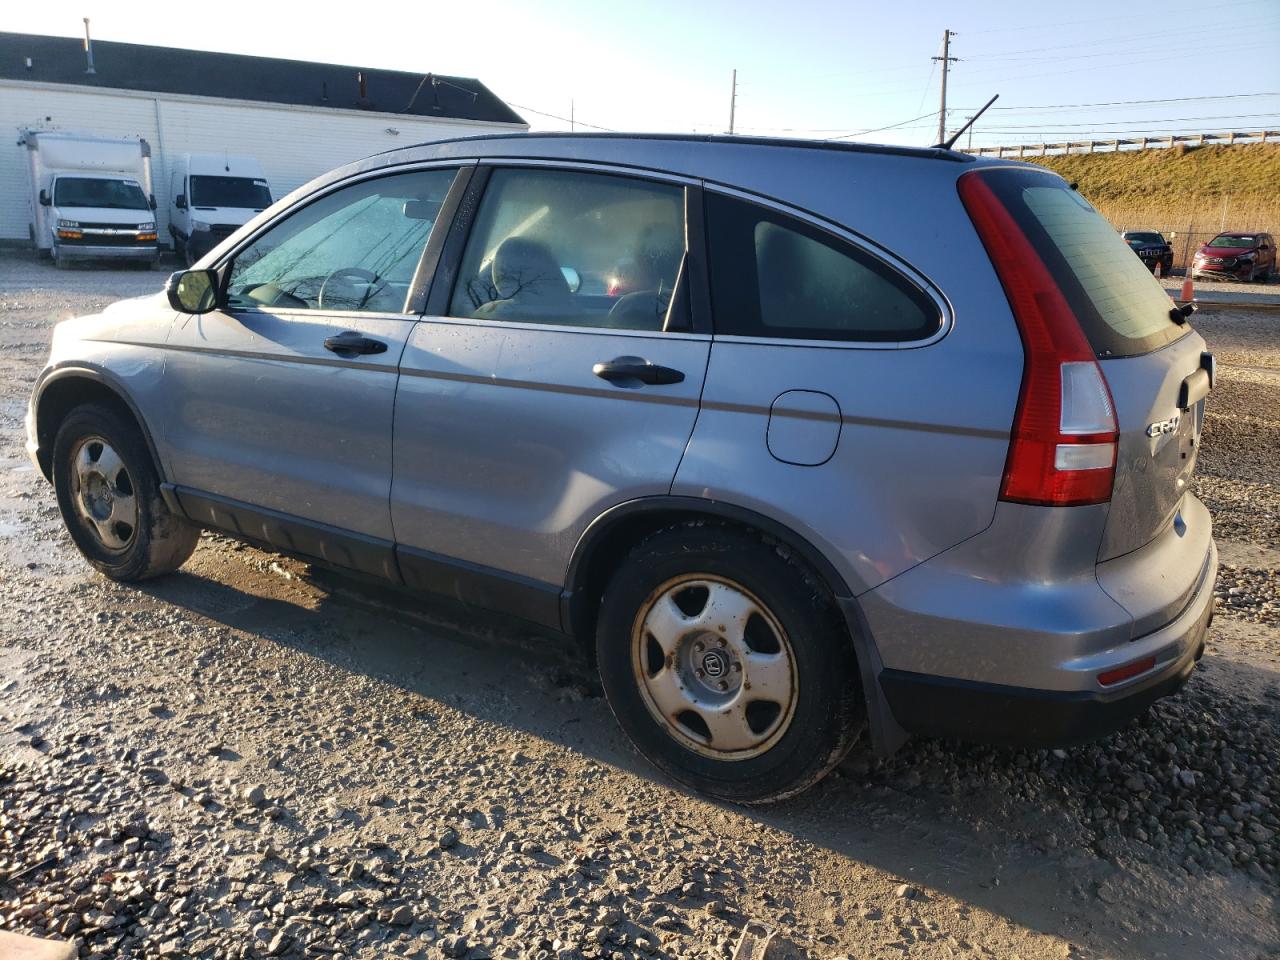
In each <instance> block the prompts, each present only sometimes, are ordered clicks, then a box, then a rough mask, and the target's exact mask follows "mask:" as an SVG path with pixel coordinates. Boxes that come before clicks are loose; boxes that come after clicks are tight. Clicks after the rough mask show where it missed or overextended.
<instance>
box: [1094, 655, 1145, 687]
mask: <svg viewBox="0 0 1280 960" xmlns="http://www.w3.org/2000/svg"><path fill="white" fill-rule="evenodd" d="M1155 666H1156V658H1155V657H1154V656H1150V657H1143V658H1142V659H1141V660H1135V661H1134V662H1133V663H1126V664H1125V665H1124V666H1123V667H1116V668H1115V669H1114V670H1106V671H1104V672H1103V673H1100V674H1098V683H1099V684H1101V685H1102V686H1104V687H1111V686H1115V685H1116V684H1117V683H1119V682H1120V681H1121V680H1129V679H1131V678H1133V677H1136V676H1137V675H1138V674H1140V673H1146V672H1147V671H1148V670H1154V669H1155Z"/></svg>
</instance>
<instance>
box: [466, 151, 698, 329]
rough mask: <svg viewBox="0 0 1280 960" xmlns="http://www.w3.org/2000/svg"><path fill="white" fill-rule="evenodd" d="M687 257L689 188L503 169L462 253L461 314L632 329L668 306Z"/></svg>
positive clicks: (667, 322)
mask: <svg viewBox="0 0 1280 960" xmlns="http://www.w3.org/2000/svg"><path fill="white" fill-rule="evenodd" d="M683 257H684V190H683V188H681V187H677V186H672V185H670V184H664V183H652V182H649V181H645V180H634V179H632V178H630V177H618V176H612V175H608V174H598V173H579V172H577V171H563V170H525V169H504V170H495V171H494V172H493V174H492V176H491V177H490V178H489V184H488V186H487V188H486V189H485V193H484V199H483V200H482V202H481V204H480V209H479V211H478V212H477V214H476V220H475V225H474V226H473V228H472V230H471V236H470V239H469V240H468V241H467V248H466V252H465V253H464V254H463V258H462V266H461V270H460V272H459V275H458V283H457V286H456V287H455V288H454V292H453V298H452V302H451V303H450V307H449V312H450V315H451V316H455V317H477V318H480V319H487V320H505V321H521V322H527V323H550V324H566V325H570V326H583V327H605V328H614V329H626V330H664V329H668V330H669V329H677V328H680V329H683V328H684V327H683V320H682V319H681V320H678V321H677V320H675V319H674V318H673V317H671V316H669V314H673V313H675V312H676V310H678V309H679V303H680V302H681V301H680V300H679V299H677V307H676V308H672V307H671V302H672V299H673V293H674V291H675V290H676V284H677V280H678V277H679V274H680V266H681V263H682V261H683Z"/></svg>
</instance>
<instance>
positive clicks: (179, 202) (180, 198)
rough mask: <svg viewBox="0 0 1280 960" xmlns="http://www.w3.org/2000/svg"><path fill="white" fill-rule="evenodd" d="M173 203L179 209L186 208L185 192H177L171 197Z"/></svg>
mask: <svg viewBox="0 0 1280 960" xmlns="http://www.w3.org/2000/svg"><path fill="white" fill-rule="evenodd" d="M173 205H174V206H175V207H177V208H178V209H179V210H185V209H187V195H186V194H185V193H180V194H178V195H177V196H176V197H174V198H173Z"/></svg>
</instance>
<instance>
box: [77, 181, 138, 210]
mask: <svg viewBox="0 0 1280 960" xmlns="http://www.w3.org/2000/svg"><path fill="white" fill-rule="evenodd" d="M53 202H54V203H56V204H57V205H58V206H60V207H106V208H107V209H109V210H150V209H151V204H150V203H148V202H147V196H146V194H144V193H143V192H142V187H140V186H138V182H137V181H136V180H98V179H94V178H92V177H59V178H58V182H57V185H56V186H55V187H54V189H53Z"/></svg>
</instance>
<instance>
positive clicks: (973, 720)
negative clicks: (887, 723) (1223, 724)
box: [880, 549, 1217, 747]
mask: <svg viewBox="0 0 1280 960" xmlns="http://www.w3.org/2000/svg"><path fill="white" fill-rule="evenodd" d="M1212 560H1213V563H1214V564H1215V570H1216V563H1217V552H1216V549H1215V551H1214V555H1213V558H1212ZM1214 579H1215V578H1214V577H1212V576H1211V577H1209V578H1208V580H1207V582H1206V584H1205V586H1204V587H1203V588H1202V590H1201V593H1200V594H1199V595H1198V596H1197V598H1196V601H1195V602H1194V603H1193V604H1192V607H1191V608H1189V609H1188V610H1187V611H1186V612H1185V613H1184V614H1183V615H1182V616H1181V617H1179V618H1178V619H1177V620H1175V621H1174V622H1173V623H1171V624H1169V625H1168V626H1167V627H1165V628H1164V629H1163V630H1159V631H1156V633H1155V634H1153V635H1151V636H1150V637H1143V638H1140V640H1138V641H1134V643H1133V644H1132V647H1131V648H1127V649H1124V650H1121V651H1116V654H1117V656H1116V658H1115V659H1116V662H1117V663H1119V662H1125V661H1132V660H1133V659H1134V658H1135V657H1137V656H1141V655H1142V653H1141V650H1140V649H1137V648H1143V649H1145V648H1149V647H1151V646H1155V647H1156V648H1157V649H1158V650H1159V651H1160V652H1159V653H1158V654H1157V663H1156V667H1155V669H1154V670H1152V671H1151V672H1149V673H1148V674H1146V675H1145V676H1141V677H1137V678H1135V679H1134V680H1132V681H1129V682H1128V683H1125V684H1119V685H1118V686H1117V688H1116V689H1104V688H1102V687H1097V688H1096V689H1093V690H1077V691H1070V690H1035V689H1029V688H1026V687H1013V686H1005V685H1003V684H993V683H981V682H978V681H974V680H956V679H951V678H947V677H936V676H928V675H925V674H918V673H911V672H908V671H903V670H884V671H883V672H882V673H881V674H880V688H881V690H882V691H883V694H884V698H885V701H886V702H887V704H888V706H889V709H890V711H892V713H893V716H894V719H896V720H897V722H898V724H899V725H900V726H901V727H902V728H903V729H904V730H906V731H907V732H908V733H914V734H920V735H924V736H932V737H950V738H956V739H961V740H973V741H978V742H982V743H995V744H1004V745H1009V746H1029V747H1060V746H1070V745H1072V744H1078V743H1086V742H1088V741H1091V740H1096V739H1098V738H1099V737H1103V736H1106V735H1107V734H1109V733H1112V732H1114V731H1115V730H1118V729H1119V728H1121V727H1123V726H1124V725H1125V724H1127V723H1128V722H1129V721H1131V720H1133V719H1134V718H1135V717H1138V716H1140V715H1141V714H1142V713H1144V712H1145V711H1146V710H1147V709H1148V708H1149V707H1150V706H1151V705H1152V704H1153V703H1155V702H1156V701H1157V700H1159V699H1161V698H1162V697H1167V696H1169V695H1170V694H1172V693H1176V692H1177V691H1178V690H1180V689H1181V688H1182V686H1183V684H1185V683H1186V682H1187V679H1188V678H1189V677H1190V676H1191V672H1192V670H1194V668H1195V665H1196V662H1197V661H1198V660H1199V659H1200V657H1201V656H1202V655H1203V653H1204V645H1205V638H1206V635H1207V633H1208V627H1209V623H1210V622H1211V621H1212V620H1213V582H1214Z"/></svg>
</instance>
